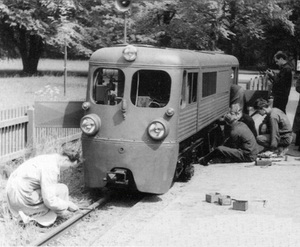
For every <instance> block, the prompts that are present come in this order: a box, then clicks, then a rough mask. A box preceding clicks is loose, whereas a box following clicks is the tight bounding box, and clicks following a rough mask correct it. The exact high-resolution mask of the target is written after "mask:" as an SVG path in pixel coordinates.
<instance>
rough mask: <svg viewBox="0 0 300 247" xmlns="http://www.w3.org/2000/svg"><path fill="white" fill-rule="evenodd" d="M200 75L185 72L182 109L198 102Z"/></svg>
mask: <svg viewBox="0 0 300 247" xmlns="http://www.w3.org/2000/svg"><path fill="white" fill-rule="evenodd" d="M197 82H198V73H196V72H188V73H187V71H184V73H183V81H182V89H181V102H180V106H181V109H183V108H185V107H186V105H187V104H192V103H194V102H197V85H198V83H197Z"/></svg>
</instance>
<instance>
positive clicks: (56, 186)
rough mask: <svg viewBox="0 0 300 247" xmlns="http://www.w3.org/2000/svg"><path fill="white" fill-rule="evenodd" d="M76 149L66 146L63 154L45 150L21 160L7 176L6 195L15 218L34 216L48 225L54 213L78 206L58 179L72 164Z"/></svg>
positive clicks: (54, 216)
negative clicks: (46, 152)
mask: <svg viewBox="0 0 300 247" xmlns="http://www.w3.org/2000/svg"><path fill="white" fill-rule="evenodd" d="M78 160H79V153H78V152H74V150H72V149H67V148H65V149H64V150H63V152H62V154H45V155H39V156H36V157H34V158H31V159H29V160H27V161H25V162H24V163H22V164H21V165H20V166H19V167H18V168H17V169H16V170H15V171H14V172H13V173H12V174H11V175H10V177H9V179H8V182H7V185H6V198H7V204H8V208H9V211H10V213H11V214H12V216H13V218H14V219H16V220H18V221H19V220H21V221H23V223H25V224H26V223H28V222H29V221H31V220H33V221H36V222H38V223H40V224H41V225H44V226H48V225H51V224H53V223H54V221H55V220H56V217H57V215H60V216H64V215H66V214H67V212H69V211H70V212H74V211H77V210H78V206H77V205H76V204H74V203H73V202H71V201H69V189H68V187H67V185H65V184H62V183H58V179H59V176H60V172H62V171H63V170H66V169H68V168H69V167H74V166H76V165H77V161H78Z"/></svg>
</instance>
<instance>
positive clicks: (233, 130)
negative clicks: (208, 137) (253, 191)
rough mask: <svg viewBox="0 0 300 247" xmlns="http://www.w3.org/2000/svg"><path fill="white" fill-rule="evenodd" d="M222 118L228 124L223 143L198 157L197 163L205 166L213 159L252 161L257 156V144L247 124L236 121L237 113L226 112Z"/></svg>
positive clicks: (228, 161) (237, 118)
mask: <svg viewBox="0 0 300 247" xmlns="http://www.w3.org/2000/svg"><path fill="white" fill-rule="evenodd" d="M224 120H225V122H226V124H227V125H228V126H229V131H228V132H229V137H228V138H227V139H226V140H225V142H224V144H223V145H221V146H219V147H217V148H216V149H214V150H213V151H212V152H210V153H209V154H207V155H205V156H204V157H201V158H200V159H199V164H200V165H204V166H207V165H208V164H209V162H210V161H211V160H213V159H218V162H220V163H231V162H232V163H236V162H237V163H239V162H252V161H255V160H256V158H257V153H258V146H257V142H256V140H255V137H254V134H253V133H252V131H251V130H250V129H249V128H248V126H247V125H246V124H245V123H243V122H240V121H238V120H239V114H238V113H235V112H233V111H230V112H228V113H227V114H226V115H225V117H224Z"/></svg>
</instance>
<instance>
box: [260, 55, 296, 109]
mask: <svg viewBox="0 0 300 247" xmlns="http://www.w3.org/2000/svg"><path fill="white" fill-rule="evenodd" d="M274 61H275V63H276V64H277V65H278V66H279V68H280V70H279V73H278V74H276V73H275V72H274V71H272V70H270V69H268V70H267V71H266V73H267V75H268V76H269V79H270V81H271V82H272V96H273V98H274V102H273V107H275V108H278V109H280V110H282V111H283V112H284V113H286V112H285V108H286V105H287V102H288V100H289V95H290V90H291V85H292V76H293V74H292V67H291V66H290V65H289V63H288V61H287V55H286V54H285V53H283V52H282V51H278V52H277V53H276V54H275V55H274Z"/></svg>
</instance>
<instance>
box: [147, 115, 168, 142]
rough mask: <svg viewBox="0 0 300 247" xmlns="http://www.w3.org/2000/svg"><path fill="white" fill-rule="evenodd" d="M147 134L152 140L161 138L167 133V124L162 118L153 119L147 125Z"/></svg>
mask: <svg viewBox="0 0 300 247" xmlns="http://www.w3.org/2000/svg"><path fill="white" fill-rule="evenodd" d="M148 134H149V136H150V137H151V138H152V139H154V140H162V139H164V138H165V137H166V136H167V135H168V134H169V126H168V123H167V122H166V121H164V120H163V119H159V120H154V121H152V122H151V123H150V124H149V126H148Z"/></svg>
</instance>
